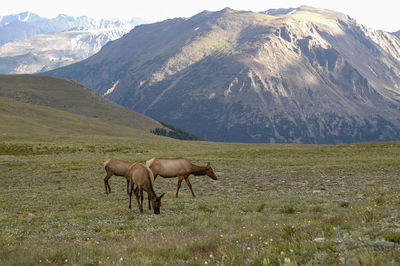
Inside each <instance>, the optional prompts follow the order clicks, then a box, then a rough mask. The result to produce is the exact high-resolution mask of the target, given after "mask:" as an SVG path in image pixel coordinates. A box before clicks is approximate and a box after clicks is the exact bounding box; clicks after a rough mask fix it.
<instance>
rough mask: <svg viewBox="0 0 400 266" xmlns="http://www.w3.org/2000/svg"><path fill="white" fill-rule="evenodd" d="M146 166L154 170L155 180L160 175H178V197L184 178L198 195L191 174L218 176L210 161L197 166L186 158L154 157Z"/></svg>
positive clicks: (167, 176)
mask: <svg viewBox="0 0 400 266" xmlns="http://www.w3.org/2000/svg"><path fill="white" fill-rule="evenodd" d="M146 166H147V167H149V168H150V170H151V171H152V172H153V174H154V180H155V179H156V178H157V176H159V175H160V176H162V177H164V178H171V177H178V187H177V190H176V197H178V193H179V189H180V187H181V183H182V180H185V181H186V184H187V185H188V187H189V189H190V191H191V192H192V196H193V197H194V198H195V197H196V196H195V195H194V192H193V189H192V184H190V181H189V175H191V174H193V175H195V176H200V175H208V176H209V177H210V178H211V179H214V180H217V176H216V175H215V173H214V170H213V169H212V167H211V165H210V163H207V165H206V166H197V165H194V164H192V163H191V162H189V161H188V160H187V159H185V158H152V159H150V160H148V161H147V162H146Z"/></svg>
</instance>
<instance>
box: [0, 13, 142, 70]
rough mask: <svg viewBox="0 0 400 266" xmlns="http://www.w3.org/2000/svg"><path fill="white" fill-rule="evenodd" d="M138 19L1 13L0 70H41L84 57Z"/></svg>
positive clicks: (118, 36) (128, 27)
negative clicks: (43, 16) (44, 16)
mask: <svg viewBox="0 0 400 266" xmlns="http://www.w3.org/2000/svg"><path fill="white" fill-rule="evenodd" d="M141 22H143V20H140V19H132V21H130V22H127V21H120V20H94V19H91V18H88V17H78V18H74V17H70V16H67V15H59V16H58V17H57V18H54V19H46V18H41V17H39V16H38V15H35V14H33V13H29V12H25V13H21V14H18V15H10V16H6V17H2V18H0V44H1V45H0V74H8V73H19V74H21V73H35V72H42V71H46V70H51V69H54V68H57V67H61V66H65V65H68V64H71V63H74V62H77V61H80V60H82V59H86V58H88V57H89V56H91V55H93V54H95V53H96V52H98V51H99V50H100V48H101V47H102V46H103V45H105V44H106V43H107V42H109V41H112V40H115V39H118V38H120V37H121V36H122V35H124V34H126V33H127V32H129V31H130V30H131V29H132V28H133V27H134V26H135V25H137V24H138V23H141Z"/></svg>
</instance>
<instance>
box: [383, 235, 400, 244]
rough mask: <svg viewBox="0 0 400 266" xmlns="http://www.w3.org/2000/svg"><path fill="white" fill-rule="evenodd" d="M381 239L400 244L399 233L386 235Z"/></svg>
mask: <svg viewBox="0 0 400 266" xmlns="http://www.w3.org/2000/svg"><path fill="white" fill-rule="evenodd" d="M382 237H383V238H384V239H385V240H386V241H389V242H393V243H395V244H399V243H400V233H386V234H383V235H382Z"/></svg>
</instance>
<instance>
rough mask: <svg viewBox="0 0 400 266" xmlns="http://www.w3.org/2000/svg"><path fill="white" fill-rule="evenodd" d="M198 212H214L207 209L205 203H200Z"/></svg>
mask: <svg viewBox="0 0 400 266" xmlns="http://www.w3.org/2000/svg"><path fill="white" fill-rule="evenodd" d="M199 210H201V211H203V212H209V213H212V212H214V210H213V209H211V208H210V207H208V206H207V204H205V203H201V204H200V205H199Z"/></svg>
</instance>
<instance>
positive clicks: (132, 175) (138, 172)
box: [128, 163, 165, 214]
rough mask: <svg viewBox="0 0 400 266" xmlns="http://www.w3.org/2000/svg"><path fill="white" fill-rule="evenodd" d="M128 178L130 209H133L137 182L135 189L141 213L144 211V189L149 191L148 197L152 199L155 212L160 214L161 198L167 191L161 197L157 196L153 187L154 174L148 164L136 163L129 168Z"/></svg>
mask: <svg viewBox="0 0 400 266" xmlns="http://www.w3.org/2000/svg"><path fill="white" fill-rule="evenodd" d="M128 179H129V209H131V207H132V192H133V190H134V189H133V188H134V186H135V184H136V186H137V187H136V188H135V190H134V191H135V195H136V200H137V202H138V206H139V210H140V213H143V190H145V191H146V192H147V195H148V199H149V201H151V204H152V206H153V210H154V213H155V214H160V207H161V198H162V197H163V196H164V195H165V193H163V194H161V196H160V197H157V195H156V193H155V192H154V189H153V185H154V175H153V173H152V172H151V170H150V169H149V168H148V167H147V166H145V165H143V164H141V163H134V164H132V165H131V167H130V168H129V172H128ZM139 195H140V201H139ZM149 206H150V205H149Z"/></svg>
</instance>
